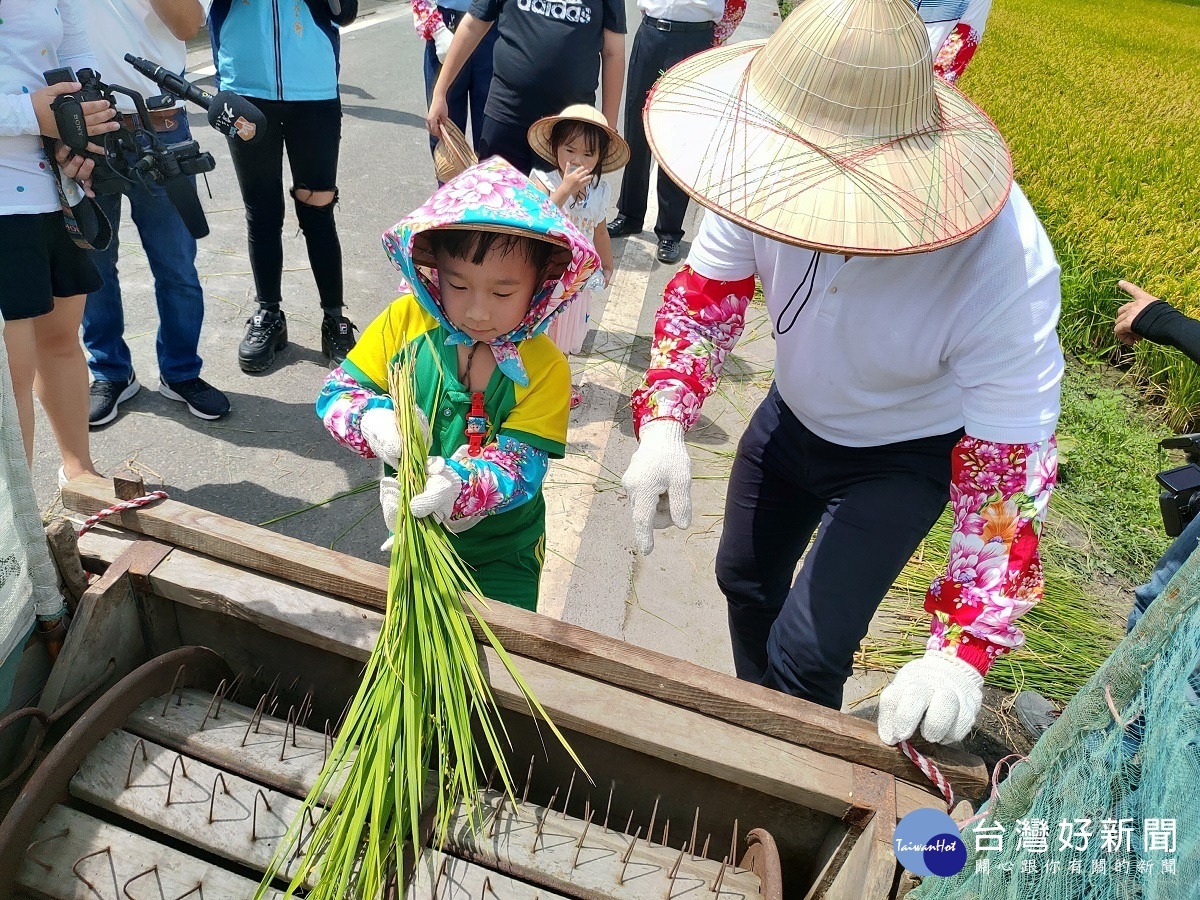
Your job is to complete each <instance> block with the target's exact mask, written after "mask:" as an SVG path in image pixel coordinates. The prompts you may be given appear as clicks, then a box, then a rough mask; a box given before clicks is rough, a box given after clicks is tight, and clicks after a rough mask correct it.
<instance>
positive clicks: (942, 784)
mask: <svg viewBox="0 0 1200 900" xmlns="http://www.w3.org/2000/svg"><path fill="white" fill-rule="evenodd" d="M900 750H901V752H903V753H904V755H905V756H907V757H908V758H909V759H911V760H912V762H913V765H914V766H916V767H917V768H918V769H920V770H921V771H922V772H924V773H925V777H926V778H928V779H929V780H930V781H931V782H932V783H933V786H934V787H935V788H937V789H938V791H939V792H940V793H941V795H942V796H943V797H945V798H946V806H947V807H948V808H949V809H950V811H951V812H953V811H954V788H952V787H950V782H949V781H947V780H946V776H945V775H943V774H942V772H941V770H940V769H938V767H937V766H935V765H934V764H933V761H932V760H930V759H928V758H927V757H925V756H923V755H922V754H921V753H920V751H918V750H917V748H916V747H914V746H913V745H912V744H910V743H909V742H908V741H901V742H900Z"/></svg>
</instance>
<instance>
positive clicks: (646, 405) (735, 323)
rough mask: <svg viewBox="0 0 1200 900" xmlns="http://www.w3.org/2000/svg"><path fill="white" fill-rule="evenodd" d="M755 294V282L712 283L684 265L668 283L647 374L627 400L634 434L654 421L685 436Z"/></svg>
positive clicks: (721, 365)
mask: <svg viewBox="0 0 1200 900" xmlns="http://www.w3.org/2000/svg"><path fill="white" fill-rule="evenodd" d="M753 294H754V278H753V277H750V278H743V279H742V280H741V281H716V280H715V279H712V278H705V277H704V276H703V275H698V274H696V273H695V272H693V271H692V268H691V266H684V267H683V268H682V269H680V270H679V272H678V273H677V274H676V275H675V277H674V278H672V279H671V283H670V284H668V285H667V288H666V290H665V291H664V292H663V302H662V306H660V307H659V308H658V313H657V314H656V316H655V322H654V346H653V348H652V349H651V351H650V370H649V371H648V372H647V373H646V379H645V381H643V382H642V385H641V387H639V388H638V389H637V390H636V391H634V393H633V398H632V400H631V405H632V406H633V427H634V431H635V433H640V432H641V429H642V426H643V425H645V424H646V423H647V422H649V421H651V420H653V419H675V420H676V421H677V422H680V423H682V424H683V427H684V430H685V431H686V430H687V429H689V428H691V427H692V426H693V425H694V424H696V419H698V418H699V417H700V405H701V404H702V403H703V402H704V400H705V399H706V398H707V397H708V395H709V394H711V393H712V392H713V389H714V388H715V387H716V386H717V381H718V380H719V379H720V377H721V370H722V369H723V368H724V367H725V357H726V356H727V355H728V353H729V351H730V350H732V349H733V346H734V344H736V343H737V342H738V338H740V337H741V336H742V329H743V328H744V327H745V325H746V307H747V306H749V305H750V297H751V296H752V295H753Z"/></svg>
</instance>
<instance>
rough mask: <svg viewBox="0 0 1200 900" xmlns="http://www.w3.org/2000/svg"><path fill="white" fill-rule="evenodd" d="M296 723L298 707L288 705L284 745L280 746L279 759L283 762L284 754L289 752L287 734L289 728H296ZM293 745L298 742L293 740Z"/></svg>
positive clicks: (284, 726)
mask: <svg viewBox="0 0 1200 900" xmlns="http://www.w3.org/2000/svg"><path fill="white" fill-rule="evenodd" d="M295 725H296V707H294V706H290V707H288V714H287V719H286V720H285V721H284V723H283V746H282V747H280V748H279V761H280V762H283V756H284V754H285V753H287V734H288V729H289V728H294V727H295ZM292 746H293V747H295V746H296V742H295V741H293V742H292Z"/></svg>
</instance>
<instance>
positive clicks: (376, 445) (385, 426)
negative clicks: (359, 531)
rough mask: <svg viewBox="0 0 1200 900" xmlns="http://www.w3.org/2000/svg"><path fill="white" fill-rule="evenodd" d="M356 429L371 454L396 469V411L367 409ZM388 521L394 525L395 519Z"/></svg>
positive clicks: (398, 446) (398, 453) (398, 455)
mask: <svg viewBox="0 0 1200 900" xmlns="http://www.w3.org/2000/svg"><path fill="white" fill-rule="evenodd" d="M358 427H359V430H360V431H361V432H362V436H363V440H365V441H366V442H367V446H368V447H370V448H371V452H372V453H374V454H375V456H376V457H377V458H378V459H379V461H380V462H383V463H386V464H387V465H389V466H391V467H392V468H393V469H395V468H397V467H398V466H399V464H400V453H401V448H402V446H403V445H402V444H401V442H400V427H399V426H398V425H397V424H396V411H395V410H394V409H392V408H391V407H385V406H376V407H375V408H374V409H368V410H367V411H366V412H365V413H363V414H362V418H361V419H360V420H359V423H358ZM381 486H382V482H381ZM390 521H391V523H394V522H395V521H396V517H395V516H392V518H391V520H390ZM390 527H391V525H390V524H389V528H390Z"/></svg>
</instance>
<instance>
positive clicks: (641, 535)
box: [621, 419, 692, 556]
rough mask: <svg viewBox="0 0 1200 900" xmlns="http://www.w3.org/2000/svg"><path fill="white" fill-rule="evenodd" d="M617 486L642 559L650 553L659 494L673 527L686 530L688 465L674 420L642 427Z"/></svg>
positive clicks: (689, 506)
mask: <svg viewBox="0 0 1200 900" xmlns="http://www.w3.org/2000/svg"><path fill="white" fill-rule="evenodd" d="M621 486H622V487H624V488H625V493H626V494H628V495H629V506H630V509H631V510H632V512H633V536H634V540H635V542H636V543H637V548H638V552H639V553H641V554H642V555H643V556H646V555H647V554H649V553H650V552H651V551H652V550H653V549H654V513H655V511H656V510H657V508H658V499H659V497H661V496H662V495H663V494H666V495H667V497H668V499H669V500H670V507H671V521H672V522H674V523H675V527H676V528H687V527H688V526H689V525H690V524H691V523H692V461H691V459H689V458H688V452H687V447H686V446H685V445H684V442H683V425H682V424H680V423H679V422H676V421H675V420H674V419H654V420H653V421H651V422H647V423H646V424H645V425H643V426H642V432H641V441H640V442H639V443H638V448H637V450H636V451H635V452H634V454H633V459H631V460H630V461H629V468H628V469H626V470H625V475H624V476H623V477H622V478H621Z"/></svg>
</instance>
